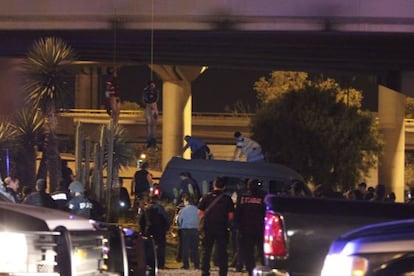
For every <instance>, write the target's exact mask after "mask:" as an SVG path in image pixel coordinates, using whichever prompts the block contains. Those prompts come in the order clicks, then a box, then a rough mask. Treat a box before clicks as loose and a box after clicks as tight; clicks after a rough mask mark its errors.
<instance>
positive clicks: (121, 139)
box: [103, 125, 136, 222]
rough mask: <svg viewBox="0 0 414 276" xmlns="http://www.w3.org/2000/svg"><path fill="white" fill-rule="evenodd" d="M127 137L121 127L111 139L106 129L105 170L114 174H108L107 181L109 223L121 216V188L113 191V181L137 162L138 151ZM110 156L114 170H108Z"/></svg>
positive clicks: (109, 129) (118, 127)
mask: <svg viewBox="0 0 414 276" xmlns="http://www.w3.org/2000/svg"><path fill="white" fill-rule="evenodd" d="M126 137H127V135H126V130H125V128H123V127H120V126H119V125H118V126H116V127H114V129H113V140H112V139H111V128H110V127H107V128H106V129H105V140H104V141H105V147H104V160H103V168H106V169H107V171H108V172H109V169H112V173H108V176H111V177H109V178H111V179H107V193H106V195H107V197H106V207H107V221H108V222H113V221H117V219H118V216H119V209H118V207H119V206H118V202H119V187H116V189H112V187H113V185H112V184H113V181H114V180H117V179H118V176H119V171H120V170H122V169H123V168H126V167H128V166H129V165H130V164H131V163H132V162H133V161H134V160H135V153H136V149H135V147H134V146H133V145H132V144H129V143H127V140H126ZM111 140H112V141H113V151H112V153H111V152H109V149H110V147H109V145H110V142H111ZM110 154H112V168H108V165H109V163H110V162H108V160H109V158H110Z"/></svg>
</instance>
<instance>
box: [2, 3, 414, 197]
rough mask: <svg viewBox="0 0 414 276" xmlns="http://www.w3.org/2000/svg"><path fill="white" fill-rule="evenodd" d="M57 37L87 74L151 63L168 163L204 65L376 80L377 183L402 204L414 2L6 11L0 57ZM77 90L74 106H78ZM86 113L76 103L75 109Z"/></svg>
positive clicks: (46, 6)
mask: <svg viewBox="0 0 414 276" xmlns="http://www.w3.org/2000/svg"><path fill="white" fill-rule="evenodd" d="M51 35H53V36H59V37H61V38H63V39H64V40H66V41H67V42H68V44H69V45H71V46H72V47H73V48H74V49H75V50H76V51H77V52H78V55H79V58H80V64H83V65H85V66H86V65H87V66H89V67H92V66H93V65H91V64H94V63H95V64H99V63H117V64H122V65H123V66H127V65H128V64H151V65H152V66H151V69H152V70H153V71H154V72H156V74H157V75H158V76H159V77H160V79H162V81H163V88H162V90H163V99H164V101H163V108H162V110H163V113H164V115H165V117H168V118H169V121H170V123H169V124H163V130H162V133H163V135H165V136H163V141H164V142H165V143H167V145H166V148H168V149H171V150H170V152H168V153H166V156H165V158H164V157H163V159H165V160H168V159H169V158H168V157H171V156H172V155H174V153H176V151H177V150H178V148H180V146H181V142H182V141H179V140H178V138H177V137H182V135H183V133H191V125H192V124H191V82H192V80H194V79H195V78H196V77H197V75H198V73H199V71H200V67H202V66H209V67H217V68H244V69H252V68H261V69H269V70H296V71H298V70H300V71H308V72H309V71H313V72H326V71H342V72H352V73H353V74H358V73H360V72H369V73H372V74H375V75H376V76H377V80H378V84H379V86H378V93H379V95H380V96H379V98H380V99H379V117H380V123H381V130H382V132H383V134H384V136H385V138H386V141H387V143H386V150H385V155H384V158H383V159H384V160H383V162H381V163H382V165H381V166H383V169H381V170H380V177H379V178H380V181H381V182H382V183H385V184H386V185H387V186H389V187H392V188H393V189H394V190H398V191H396V192H397V198H399V199H402V191H403V189H401V188H402V186H403V183H404V178H403V167H404V145H405V142H404V139H405V135H404V131H403V130H404V103H405V102H404V100H405V99H404V95H403V94H406V95H414V77H413V76H414V73H413V72H414V51H413V49H414V2H412V1H410V0H392V1H391V0H348V1H342V0H306V1H305V0H291V1H283V0H258V1H249V0H227V1H223V0H210V1H205V0H183V1H174V0H152V1H134V0H90V1H84V0H73V1H61V0H58V1H57V0H39V1H26V0H14V1H8V2H4V1H3V2H1V3H0V39H1V41H2V43H0V56H4V57H22V56H24V54H25V53H26V51H27V49H28V47H29V46H30V45H31V44H32V43H33V41H34V40H36V39H38V38H39V37H41V36H51ZM91 62H92V63H91ZM6 69H7V68H6ZM95 77H96V72H95V73H94V74H90V75H89V76H78V77H77V80H76V81H77V83H76V87H78V88H77V89H78V90H79V91H91V93H92V94H91V95H92V96H91V98H93V97H94V95H95V96H96V94H97V93H98V92H97V91H96V83H93V82H94V81H95ZM94 87H95V88H94ZM88 89H89V90H88ZM79 91H75V98H76V97H78V98H79V99H81V97H80V96H81V95H82V93H80V92H79ZM401 92H402V93H403V94H401ZM93 93H95V94H93ZM82 100H85V98H82ZM92 102H93V101H92ZM166 102H168V104H166ZM83 106H84V105H83V104H82V101H81V100H78V101H76V100H75V108H82V107H83ZM89 107H90V105H89V106H88V108H89ZM167 125H168V126H167Z"/></svg>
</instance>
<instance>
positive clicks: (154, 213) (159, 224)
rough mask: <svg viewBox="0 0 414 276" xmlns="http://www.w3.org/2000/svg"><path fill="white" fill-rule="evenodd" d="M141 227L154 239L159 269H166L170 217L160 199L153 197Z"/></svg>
mask: <svg viewBox="0 0 414 276" xmlns="http://www.w3.org/2000/svg"><path fill="white" fill-rule="evenodd" d="M139 226H140V229H141V231H142V232H143V233H144V235H146V236H148V237H149V236H152V237H153V238H154V242H155V246H156V251H157V261H158V268H164V267H165V248H166V243H167V241H166V234H167V231H168V229H169V226H170V225H169V217H168V214H167V212H166V211H165V208H164V207H163V206H162V205H161V204H159V203H158V197H157V196H152V197H151V198H150V201H149V204H148V205H147V206H146V207H145V209H144V213H143V215H142V216H141V217H140V220H139Z"/></svg>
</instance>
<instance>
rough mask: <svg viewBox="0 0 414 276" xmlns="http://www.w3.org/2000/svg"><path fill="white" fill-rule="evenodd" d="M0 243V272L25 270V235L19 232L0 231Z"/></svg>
mask: <svg viewBox="0 0 414 276" xmlns="http://www.w3.org/2000/svg"><path fill="white" fill-rule="evenodd" d="M0 244H1V250H0V272H6V271H7V272H24V271H26V269H27V258H26V256H27V241H26V236H25V235H24V234H21V233H8V232H0Z"/></svg>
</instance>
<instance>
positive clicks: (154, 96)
mask: <svg viewBox="0 0 414 276" xmlns="http://www.w3.org/2000/svg"><path fill="white" fill-rule="evenodd" d="M158 98H159V91H158V89H157V88H156V85H155V82H154V81H152V80H151V81H149V82H148V85H147V86H146V87H145V88H144V93H143V95H142V101H143V105H144V108H145V110H144V115H145V121H146V123H147V148H155V147H156V145H157V140H156V137H157V136H156V131H157V120H158V103H157V102H158Z"/></svg>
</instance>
